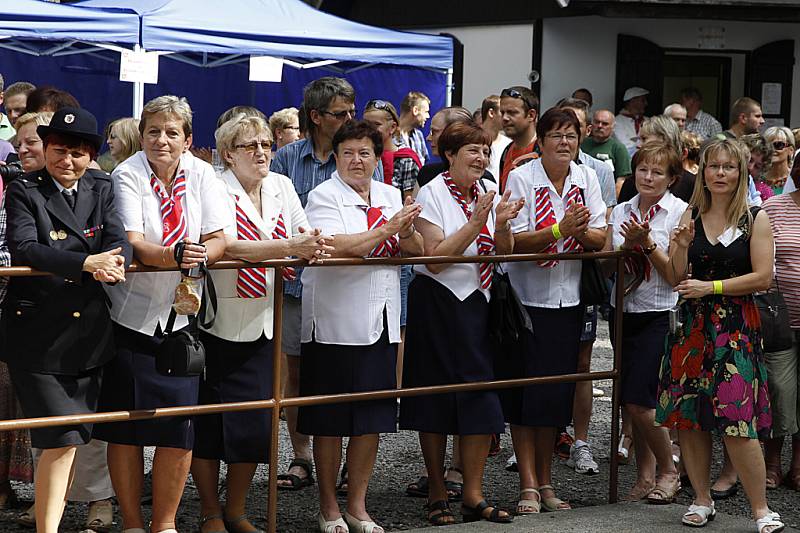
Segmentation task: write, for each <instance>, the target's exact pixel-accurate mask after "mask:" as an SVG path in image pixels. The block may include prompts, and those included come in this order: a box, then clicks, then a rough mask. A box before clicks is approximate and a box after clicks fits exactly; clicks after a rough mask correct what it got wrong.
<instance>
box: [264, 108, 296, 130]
mask: <svg viewBox="0 0 800 533" xmlns="http://www.w3.org/2000/svg"><path fill="white" fill-rule="evenodd" d="M299 115H300V112H299V111H298V110H297V108H296V107H285V108H283V109H281V110H279V111H275V112H274V113H273V114H272V115H270V117H269V129H270V130H272V136H273V137H277V135H278V134H277V130H282V129H283V128H285V127H286V126H288V125H289V123H291V122H292V119H295V118H296V119H298V120H299Z"/></svg>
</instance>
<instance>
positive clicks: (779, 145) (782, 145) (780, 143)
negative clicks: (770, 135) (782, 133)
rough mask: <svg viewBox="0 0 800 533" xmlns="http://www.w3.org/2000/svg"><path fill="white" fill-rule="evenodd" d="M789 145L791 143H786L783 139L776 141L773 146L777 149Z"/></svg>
mask: <svg viewBox="0 0 800 533" xmlns="http://www.w3.org/2000/svg"><path fill="white" fill-rule="evenodd" d="M787 146H789V143H785V142H783V141H775V142H774V143H772V147H773V148H775V149H776V150H783V149H784V148H786V147H787Z"/></svg>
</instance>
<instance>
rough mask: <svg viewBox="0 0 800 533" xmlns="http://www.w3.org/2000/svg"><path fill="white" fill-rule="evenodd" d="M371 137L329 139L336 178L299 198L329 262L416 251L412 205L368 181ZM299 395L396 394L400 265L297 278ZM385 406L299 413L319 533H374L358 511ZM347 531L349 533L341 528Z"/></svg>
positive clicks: (375, 148)
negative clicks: (339, 483) (344, 482)
mask: <svg viewBox="0 0 800 533" xmlns="http://www.w3.org/2000/svg"><path fill="white" fill-rule="evenodd" d="M382 144H383V141H382V138H381V135H380V133H378V131H377V130H376V129H375V128H374V127H373V126H371V125H369V124H367V123H366V122H348V123H346V124H344V125H343V126H342V127H341V128H340V129H339V131H338V132H337V133H336V135H334V137H333V152H334V156H335V158H336V172H334V173H333V175H332V176H331V179H329V180H327V181H325V182H324V183H322V184H321V185H319V186H318V187H317V188H316V189H314V190H313V191H311V193H310V194H309V195H308V203H307V204H306V214H307V215H308V221H309V223H310V224H311V226H313V227H316V228H320V229H321V231H322V232H324V233H325V234H329V235H333V241H332V246H333V247H334V250H333V253H332V255H333V256H334V257H367V256H369V257H393V256H398V255H400V254H404V255H419V254H421V253H422V237H421V236H420V235H419V233H417V232H416V230H415V229H414V220H415V219H416V218H417V215H419V212H420V209H421V208H420V206H419V205H416V204H414V203H413V199H411V198H408V199H407V200H406V202H405V205H403V201H402V200H401V198H400V191H399V190H397V189H396V188H394V187H392V186H391V185H386V184H384V183H381V182H377V181H374V180H372V174H373V172H374V170H375V167H376V165H377V164H378V163H379V162H380V154H381V153H382V152H383V146H382ZM302 280H303V315H302V331H301V342H302V343H303V344H302V357H301V362H300V395H301V396H312V395H317V394H341V393H347V392H365V391H371V390H384V389H394V388H396V387H397V379H396V375H395V364H396V361H397V345H398V343H399V342H400V267H399V266H350V267H339V268H336V267H324V268H323V267H320V268H307V269H305V270H303V275H302ZM396 416H397V402H395V400H394V399H388V400H379V401H370V402H353V403H340V404H328V405H316V406H308V407H301V408H300V413H299V418H298V422H297V428H298V431H299V432H300V433H304V434H306V435H313V436H314V463H315V466H316V468H317V476H318V483H319V496H320V514H319V530H320V531H321V532H323V533H345V532H347V531H348V530H349V531H352V532H356V533H383V528H381V527H380V526H378V525H377V524H376V523H375V522H374V521H373V520H372V518H370V516H369V514H368V513H367V510H366V502H365V499H366V493H367V485H368V483H369V478H370V475H371V474H372V468H373V465H374V463H375V456H376V454H377V451H378V434H379V433H389V432H394V431H396ZM342 437H350V440H349V443H348V446H347V471H348V475H349V478H348V479H349V486H348V492H347V509H346V511H345V513H344V519H343V518H342V514H341V512H340V510H339V505H338V503H337V501H336V475H337V472H338V469H339V463H340V462H341V455H342ZM348 528H349V529H348Z"/></svg>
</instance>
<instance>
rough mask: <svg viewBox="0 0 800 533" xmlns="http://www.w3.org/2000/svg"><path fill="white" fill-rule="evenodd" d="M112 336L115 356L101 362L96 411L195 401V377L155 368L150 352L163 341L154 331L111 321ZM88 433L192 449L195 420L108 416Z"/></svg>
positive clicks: (134, 442) (136, 443)
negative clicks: (114, 418) (148, 332)
mask: <svg viewBox="0 0 800 533" xmlns="http://www.w3.org/2000/svg"><path fill="white" fill-rule="evenodd" d="M114 339H115V340H116V343H117V356H116V357H115V358H114V359H112V360H111V361H110V362H108V363H107V364H106V365H105V367H103V368H104V372H105V374H104V379H103V387H102V389H101V392H100V410H101V411H124V410H130V409H136V410H139V409H156V408H158V407H179V406H187V405H197V396H198V389H199V381H200V379H199V378H197V377H192V378H181V377H173V376H162V375H161V374H159V373H158V372H157V371H156V358H155V353H156V349H157V348H158V346H159V345H160V344H161V343H162V342H163V336H161V335H160V334H159V332H156V334H155V335H152V336H151V335H145V334H144V333H139V332H138V331H133V330H131V329H128V328H126V327H124V326H120V325H119V324H116V323H115V324H114ZM93 436H94V438H96V439H99V440H104V441H106V442H110V443H114V444H128V445H131V446H164V447H167V448H182V449H185V450H191V449H192V447H193V446H194V422H193V421H192V417H186V416H182V417H167V418H155V419H153V420H137V421H132V422H111V423H108V424H98V425H96V426H95V427H94V432H93Z"/></svg>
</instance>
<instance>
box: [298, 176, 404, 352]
mask: <svg viewBox="0 0 800 533" xmlns="http://www.w3.org/2000/svg"><path fill="white" fill-rule="evenodd" d="M370 203H371V205H370V206H368V207H380V208H382V210H383V214H384V216H385V217H386V218H387V219H389V218H392V216H394V214H395V213H397V212H398V211H400V210H401V209H402V208H403V201H402V199H401V197H400V191H399V190H398V189H396V188H394V187H392V186H391V185H386V184H384V183H380V182H377V181H374V180H373V181H371V188H370ZM361 206H367V204H366V202H364V200H363V199H362V198H361V196H359V195H358V193H356V191H354V190H353V189H352V188H351V187H350V186H349V185H347V184H346V183H345V182H344V181H342V179H341V178H340V177H339V174H338V172H334V173H333V174H332V176H331V179H329V180H327V181H324V182H322V183H321V184H320V185H318V186H317V187H316V188H315V189H314V190H312V191H311V193H310V194H309V195H308V202H307V203H306V215H307V216H308V222H309V224H311V226H312V227H315V228H320V229H321V230H322V232H323V233H325V234H327V235H338V234H353V233H362V232H365V231H367V230H368V229H369V228H368V227H367V215H366V214H365V213H364V210H363V209H362V207H361ZM302 281H303V303H302V314H303V319H302V328H301V337H300V340H301V342H310V341H311V340H312V338H313V340H315V341H317V342H319V343H322V344H341V345H349V346H369V345H371V344H374V343H375V342H377V340H378V339H379V338H380V337H381V335H382V334H383V316H384V309H385V310H386V317H387V324H388V327H389V342H393V343H395V342H400V267H399V266H348V267H325V266H321V267H311V268H305V269H303V274H302Z"/></svg>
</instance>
